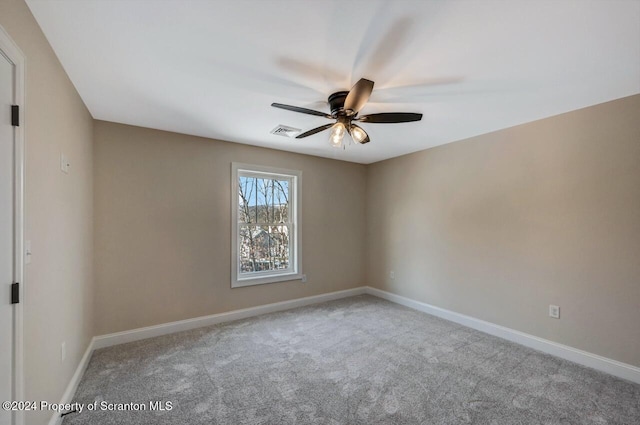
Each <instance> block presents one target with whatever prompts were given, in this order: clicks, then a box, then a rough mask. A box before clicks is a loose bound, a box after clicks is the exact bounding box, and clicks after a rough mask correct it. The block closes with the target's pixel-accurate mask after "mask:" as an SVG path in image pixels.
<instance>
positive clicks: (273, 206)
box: [238, 176, 289, 224]
mask: <svg viewBox="0 0 640 425" xmlns="http://www.w3.org/2000/svg"><path fill="white" fill-rule="evenodd" d="M288 220H289V180H286V179H268V178H257V177H248V176H239V177H238V221H239V222H240V223H255V224H260V223H285V222H287V221H288Z"/></svg>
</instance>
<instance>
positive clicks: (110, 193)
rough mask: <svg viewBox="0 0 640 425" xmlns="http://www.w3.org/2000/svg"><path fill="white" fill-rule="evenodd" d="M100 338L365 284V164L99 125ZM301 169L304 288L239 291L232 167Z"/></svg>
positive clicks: (97, 241)
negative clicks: (234, 275)
mask: <svg viewBox="0 0 640 425" xmlns="http://www.w3.org/2000/svg"><path fill="white" fill-rule="evenodd" d="M94 137H95V147H94V148H95V174H94V182H95V211H96V214H95V237H96V239H95V253H96V282H97V292H96V320H97V328H96V334H105V333H110V332H117V331H123V330H128V329H133V328H137V327H141V326H148V325H154V324H159V323H165V322H170V321H174V320H181V319H187V318H192V317H198V316H203V315H208V314H214V313H220V312H224V311H229V310H234V309H238V308H245V307H251V306H256V305H260V304H267V303H272V302H277V301H283V300H288V299H293V298H299V297H305V296H309V295H315V294H321V293H324V292H331V291H337V290H341V289H347V288H352V287H355V286H360V285H363V284H364V283H365V280H364V274H365V269H364V267H365V262H366V258H365V249H366V247H365V233H366V230H365V226H366V221H365V219H364V217H365V192H366V181H365V180H366V169H365V166H363V165H358V164H352V163H347V162H340V161H334V160H328V159H323V158H317V157H312V156H306V155H299V154H293V153H289V152H283V151H276V150H271V149H263V148H257V147H252V146H247V145H241V144H237V143H228V142H220V141H216V140H211V139H203V138H198V137H192V136H186V135H182V134H176V133H169V132H163V131H158V130H150V129H145V128H140V127H132V126H127V125H121V124H113V123H108V122H103V121H96V123H95V133H94ZM234 161H237V162H246V163H253V164H260V165H268V166H274V167H282V168H289V169H297V170H302V228H303V233H302V268H303V272H304V273H306V274H307V275H308V283H301V282H300V281H292V282H282V283H273V284H267V285H260V286H252V287H246V288H236V289H231V286H230V285H231V276H230V273H231V252H230V250H231V227H230V226H231V204H230V203H231V162H234Z"/></svg>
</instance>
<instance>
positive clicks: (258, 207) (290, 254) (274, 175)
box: [231, 162, 302, 288]
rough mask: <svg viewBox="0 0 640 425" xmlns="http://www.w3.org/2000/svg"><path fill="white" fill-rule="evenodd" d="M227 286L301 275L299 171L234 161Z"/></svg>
mask: <svg viewBox="0 0 640 425" xmlns="http://www.w3.org/2000/svg"><path fill="white" fill-rule="evenodd" d="M231 168H232V176H231V181H232V202H231V205H232V214H231V216H232V220H233V223H232V225H233V226H232V227H233V235H232V238H231V249H232V265H231V287H232V288H237V287H241V286H249V285H260V284H263V283H273V282H282V281H285V280H296V279H301V278H302V272H301V267H300V225H299V220H300V184H301V178H302V173H301V172H300V171H292V170H282V169H278V168H271V167H262V166H258V165H248V164H239V163H235V162H234V163H233V164H232V167H231Z"/></svg>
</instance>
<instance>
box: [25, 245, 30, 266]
mask: <svg viewBox="0 0 640 425" xmlns="http://www.w3.org/2000/svg"><path fill="white" fill-rule="evenodd" d="M24 263H25V264H29V263H31V241H24Z"/></svg>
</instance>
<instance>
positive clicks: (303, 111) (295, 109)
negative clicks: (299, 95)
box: [271, 103, 333, 119]
mask: <svg viewBox="0 0 640 425" xmlns="http://www.w3.org/2000/svg"><path fill="white" fill-rule="evenodd" d="M271 106H273V107H274V108H280V109H286V110H287V111H293V112H300V113H301V114H308V115H317V116H319V117H325V118H329V119H333V117H332V116H331V115H329V114H327V113H324V112H320V111H314V110H313V109H307V108H300V107H299V106H291V105H283V104H282V103H272V104H271Z"/></svg>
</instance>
